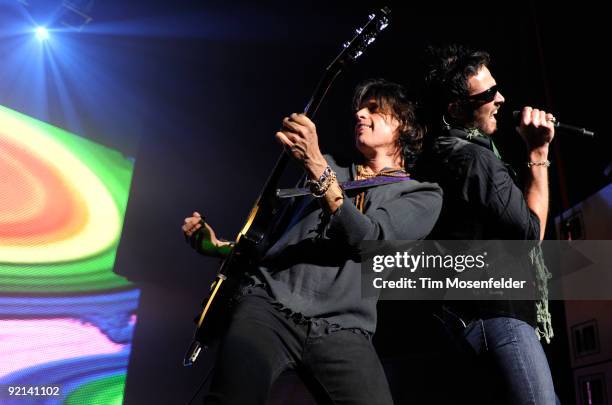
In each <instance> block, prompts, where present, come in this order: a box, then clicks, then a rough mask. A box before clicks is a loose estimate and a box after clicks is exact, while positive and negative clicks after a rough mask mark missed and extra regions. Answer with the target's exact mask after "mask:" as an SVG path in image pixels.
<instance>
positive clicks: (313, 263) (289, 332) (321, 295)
mask: <svg viewBox="0 0 612 405" xmlns="http://www.w3.org/2000/svg"><path fill="white" fill-rule="evenodd" d="M353 102H354V104H353V106H354V111H355V146H356V148H357V151H358V152H359V153H358V156H359V158H358V159H356V160H355V161H354V162H353V163H352V164H350V165H341V164H339V163H337V162H336V161H334V159H333V158H332V157H330V156H328V155H323V154H322V153H321V151H320V150H319V143H318V135H317V130H316V127H315V124H314V123H313V122H312V121H311V120H310V119H309V118H307V117H306V116H305V115H303V114H291V115H290V116H289V117H286V118H285V119H284V120H283V122H282V128H281V130H280V131H279V132H277V133H276V138H277V140H278V141H279V142H280V143H282V144H283V146H284V147H285V148H287V150H288V151H290V153H291V155H292V156H293V158H295V159H296V160H297V161H298V162H299V163H300V164H301V165H302V166H303V167H304V170H305V172H306V175H307V181H306V185H307V187H309V189H310V191H311V194H310V195H308V196H306V197H301V198H297V199H295V200H294V201H293V204H292V205H291V208H290V211H289V215H288V218H289V221H287V225H286V227H285V229H284V231H283V232H281V233H280V237H279V238H277V239H276V241H275V242H274V243H273V244H272V245H271V248H270V249H269V250H268V252H267V253H266V255H265V257H264V259H263V260H262V262H261V263H260V265H259V266H258V267H257V268H256V269H254V270H252V271H250V272H248V273H246V275H245V279H244V280H243V283H242V288H241V289H240V292H239V294H238V295H237V297H236V298H235V300H234V303H235V304H234V308H233V315H232V318H231V320H230V322H229V326H228V329H227V331H226V333H225V336H224V338H223V341H222V343H221V346H220V348H219V352H218V357H217V360H216V366H215V373H214V375H213V379H212V383H211V387H210V391H209V393H208V395H207V397H206V400H205V403H207V404H240V405H247V404H264V403H265V402H266V399H267V396H268V393H269V392H270V388H271V386H272V384H273V383H274V381H275V380H276V378H277V377H278V376H279V375H280V374H281V373H282V372H283V371H285V370H288V369H294V370H295V371H296V372H297V373H298V374H299V375H300V376H301V378H302V379H303V381H304V383H305V384H306V386H307V387H309V389H310V390H311V392H312V393H313V395H314V396H315V398H316V399H317V401H318V402H319V403H343V404H364V405H365V404H391V403H392V402H393V401H392V398H391V394H390V390H389V386H388V383H387V380H386V377H385V374H384V371H383V368H382V366H381V363H380V361H379V359H378V356H377V354H376V352H375V350H374V347H373V346H372V335H373V334H374V331H375V328H376V298H362V296H361V283H360V280H361V278H360V271H361V270H360V263H359V259H358V258H357V257H358V253H359V252H358V246H359V243H360V242H361V241H363V240H395V239H397V240H415V239H422V238H424V237H425V236H427V234H428V233H429V232H430V231H431V229H432V227H433V225H434V224H435V222H436V219H437V218H438V214H439V212H440V207H441V201H442V197H441V192H440V189H439V188H438V187H437V185H435V184H431V183H419V182H417V181H414V180H411V179H410V178H409V177H408V172H409V171H410V170H411V168H412V167H413V165H414V163H415V160H416V157H417V155H418V153H419V151H420V149H421V139H422V137H423V130H422V129H421V128H420V127H419V126H418V125H417V124H416V122H415V116H414V106H413V104H412V103H411V102H410V101H409V100H408V99H407V96H406V92H405V90H404V89H403V88H402V87H401V86H400V85H398V84H395V83H391V82H387V81H385V80H381V79H378V80H370V81H367V82H365V83H362V84H361V85H359V86H358V87H357V89H356V91H355V95H354V100H353ZM381 175H384V176H395V177H401V178H402V180H404V181H397V182H395V183H392V184H384V185H380V186H378V187H374V188H371V189H369V190H367V191H363V192H361V193H359V194H357V196H356V197H354V198H349V196H347V194H346V193H345V192H344V191H343V189H342V188H341V187H340V183H342V182H344V181H348V180H358V179H367V178H374V177H377V176H381ZM182 229H183V232H184V233H185V236H186V237H187V238H188V239H189V240H190V241H191V242H192V245H195V246H194V247H195V248H196V250H197V251H198V252H199V253H201V254H204V255H208V256H221V257H223V256H224V255H226V254H227V253H228V252H229V251H230V249H231V243H229V242H223V241H220V240H219V239H218V238H217V237H216V235H215V233H214V231H213V229H212V228H211V227H210V226H209V225H208V224H206V223H204V221H203V220H202V217H201V216H200V214H199V213H197V212H194V213H193V215H192V216H191V217H189V218H186V219H185V222H184V225H183V228H182ZM194 241H197V243H193V242H194Z"/></svg>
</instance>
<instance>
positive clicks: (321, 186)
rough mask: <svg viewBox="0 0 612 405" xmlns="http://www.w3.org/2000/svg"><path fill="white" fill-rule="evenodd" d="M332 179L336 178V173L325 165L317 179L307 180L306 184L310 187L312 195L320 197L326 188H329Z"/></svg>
mask: <svg viewBox="0 0 612 405" xmlns="http://www.w3.org/2000/svg"><path fill="white" fill-rule="evenodd" d="M334 180H336V173H335V172H334V171H333V170H332V169H331V167H329V166H327V167H326V168H325V170H323V174H321V176H320V177H319V179H318V180H308V181H307V182H306V186H307V187H308V188H309V189H310V192H311V193H312V195H313V196H314V197H316V198H321V197H323V196H324V195H325V193H326V192H327V190H329V187H330V186H331V184H332V183H333V182H334Z"/></svg>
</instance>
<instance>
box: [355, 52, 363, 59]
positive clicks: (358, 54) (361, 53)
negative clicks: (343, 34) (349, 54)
mask: <svg viewBox="0 0 612 405" xmlns="http://www.w3.org/2000/svg"><path fill="white" fill-rule="evenodd" d="M361 55H363V52H362V51H357V52H355V55H353V59H357V58H358V57H360V56H361Z"/></svg>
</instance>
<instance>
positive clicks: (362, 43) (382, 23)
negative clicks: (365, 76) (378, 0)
mask: <svg viewBox="0 0 612 405" xmlns="http://www.w3.org/2000/svg"><path fill="white" fill-rule="evenodd" d="M390 22H391V9H389V7H383V8H382V9H380V10H379V11H376V12H374V13H372V14H370V15H369V16H368V22H366V23H365V24H364V25H363V26H362V27H359V28H357V29H356V30H355V36H354V37H353V38H352V39H351V40H350V41H346V42H345V43H344V44H342V46H343V47H344V49H343V50H342V52H340V54H339V55H338V56H337V57H336V59H334V61H333V62H332V63H331V64H330V65H329V66H328V67H327V70H334V69H340V68H341V67H342V66H343V65H345V64H346V63H350V62H354V61H356V60H357V59H358V58H359V57H360V56H361V55H363V53H364V52H365V50H366V48H367V47H368V46H370V45H371V44H372V43H373V42H374V41H375V40H376V37H377V36H378V34H379V33H381V32H382V31H383V30H384V29H385V28H387V26H388V25H389V23H390Z"/></svg>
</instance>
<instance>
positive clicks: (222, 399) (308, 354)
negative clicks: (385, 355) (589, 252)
mask: <svg viewBox="0 0 612 405" xmlns="http://www.w3.org/2000/svg"><path fill="white" fill-rule="evenodd" d="M288 369H294V370H296V372H297V373H298V374H299V375H300V377H301V378H302V380H303V381H304V383H305V385H306V386H307V387H308V388H309V389H310V391H311V392H312V394H313V396H314V397H315V398H316V400H317V403H319V404H331V403H333V404H352V405H353V404H354V405H357V404H364V405H365V404H368V405H372V404H377V405H384V404H392V403H393V400H392V399H391V393H390V390H389V385H388V383H387V379H386V377H385V373H384V370H383V368H382V365H381V363H380V361H379V359H378V355H377V354H376V351H375V350H374V347H373V346H372V342H371V339H370V336H369V335H367V334H365V333H364V332H361V331H359V330H347V329H341V328H339V327H338V326H337V325H333V324H330V323H328V322H326V321H325V320H322V319H312V318H310V319H305V318H303V317H301V316H299V314H292V313H290V312H289V311H284V312H283V311H282V310H281V309H279V308H278V307H275V304H274V303H273V302H272V299H271V298H270V297H269V296H268V294H267V292H266V291H265V290H264V289H263V288H261V287H248V288H246V290H245V293H244V294H243V295H242V296H241V297H240V298H239V299H238V300H237V304H236V307H235V310H234V313H233V317H232V320H231V322H230V325H229V327H228V330H227V333H226V335H225V337H224V340H223V342H222V343H221V346H220V348H219V352H218V354H217V360H216V365H215V371H214V375H213V379H212V382H211V387H210V391H209V393H208V395H207V396H206V398H205V400H204V402H205V403H206V404H230V405H249V404H262V405H263V404H265V403H266V400H267V398H268V394H269V392H270V389H271V387H272V384H273V383H274V381H275V380H276V379H277V378H278V376H279V375H280V374H281V373H282V372H283V371H285V370H288Z"/></svg>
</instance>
